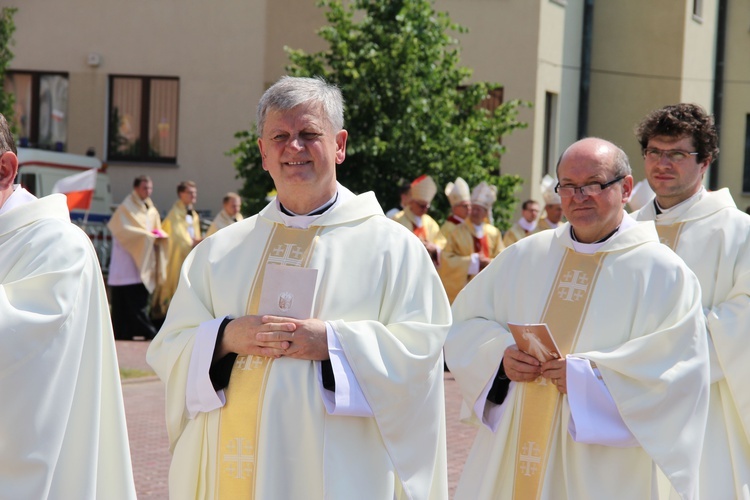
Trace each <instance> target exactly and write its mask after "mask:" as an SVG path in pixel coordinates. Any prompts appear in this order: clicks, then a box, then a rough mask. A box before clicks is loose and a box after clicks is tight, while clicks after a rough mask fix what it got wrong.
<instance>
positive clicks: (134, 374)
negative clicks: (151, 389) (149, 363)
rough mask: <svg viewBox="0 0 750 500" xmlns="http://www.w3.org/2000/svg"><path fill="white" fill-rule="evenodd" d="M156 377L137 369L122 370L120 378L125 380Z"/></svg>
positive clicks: (151, 373) (152, 373)
mask: <svg viewBox="0 0 750 500" xmlns="http://www.w3.org/2000/svg"><path fill="white" fill-rule="evenodd" d="M152 375H155V374H154V372H151V371H147V370H139V369H137V368H120V378H121V379H123V380H125V379H129V378H141V377H150V376H152Z"/></svg>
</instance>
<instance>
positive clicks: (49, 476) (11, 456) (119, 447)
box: [0, 194, 135, 500]
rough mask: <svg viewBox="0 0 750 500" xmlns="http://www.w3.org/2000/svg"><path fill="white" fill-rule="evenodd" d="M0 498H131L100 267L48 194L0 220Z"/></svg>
mask: <svg viewBox="0 0 750 500" xmlns="http://www.w3.org/2000/svg"><path fill="white" fill-rule="evenodd" d="M0 255H1V256H2V257H1V258H0V401H2V404H3V408H2V411H0V498H8V499H16V498H18V499H39V498H44V499H60V500H68V499H73V498H75V499H79V498H86V499H89V498H107V499H109V498H111V499H135V486H134V484H133V472H132V468H131V462H130V450H129V445H128V435H127V427H126V425H125V410H124V408H123V401H122V388H121V386H120V375H119V372H118V366H117V353H116V351H115V342H114V333H113V332H112V324H111V323H110V319H109V309H108V305H107V296H106V291H105V289H104V280H103V279H102V274H101V270H100V268H99V261H98V259H97V257H96V252H95V250H94V247H93V245H92V244H91V240H90V239H89V237H88V236H87V235H86V234H85V233H84V232H83V231H81V230H80V229H79V228H78V227H76V226H75V225H73V224H71V222H70V218H69V216H68V207H67V204H66V201H65V196H64V195H61V194H53V195H50V196H47V197H45V198H42V199H39V200H34V201H31V202H28V203H25V204H23V205H21V206H18V207H16V208H14V209H11V210H9V211H7V212H4V213H3V214H2V215H0Z"/></svg>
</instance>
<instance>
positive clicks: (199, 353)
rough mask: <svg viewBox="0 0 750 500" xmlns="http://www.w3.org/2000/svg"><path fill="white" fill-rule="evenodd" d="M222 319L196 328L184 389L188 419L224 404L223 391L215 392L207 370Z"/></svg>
mask: <svg viewBox="0 0 750 500" xmlns="http://www.w3.org/2000/svg"><path fill="white" fill-rule="evenodd" d="M222 321H224V318H216V319H212V320H211V321H206V322H205V323H201V324H200V326H198V331H197V332H196V333H195V344H194V345H193V352H192V354H191V355H190V366H189V367H188V376H187V387H186V388H185V407H186V409H187V412H188V417H189V418H191V419H192V418H195V416H196V415H197V414H198V413H199V412H204V413H205V412H209V411H213V410H216V409H217V408H221V407H222V406H224V404H225V403H226V398H225V397H224V390H223V389H222V390H220V391H218V392H217V391H215V390H214V386H213V384H212V383H211V377H210V375H209V373H208V372H209V370H210V369H211V361H213V357H214V347H215V346H216V336H217V335H218V333H219V327H220V326H221V322H222Z"/></svg>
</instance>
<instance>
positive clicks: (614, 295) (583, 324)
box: [445, 223, 708, 500]
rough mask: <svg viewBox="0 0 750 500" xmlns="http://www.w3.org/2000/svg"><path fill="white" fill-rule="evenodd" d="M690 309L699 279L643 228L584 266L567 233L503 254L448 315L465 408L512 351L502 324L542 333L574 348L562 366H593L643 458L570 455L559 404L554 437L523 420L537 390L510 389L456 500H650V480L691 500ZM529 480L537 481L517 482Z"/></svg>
mask: <svg viewBox="0 0 750 500" xmlns="http://www.w3.org/2000/svg"><path fill="white" fill-rule="evenodd" d="M571 256H575V258H576V259H579V258H580V259H581V260H580V261H577V262H574V261H573V260H570V261H569V260H568V259H569V257H571ZM588 259H591V260H588ZM576 271H578V272H576ZM597 273H598V274H597ZM511 284H512V286H508V285H511ZM576 299H578V300H579V301H580V303H578V302H577V300H576ZM699 300H700V291H699V288H698V282H697V280H696V278H695V275H694V274H693V273H692V272H690V270H689V269H687V267H686V266H685V265H684V263H683V262H682V261H681V260H680V259H679V258H678V257H677V256H676V255H674V253H672V252H671V251H669V249H667V248H666V247H664V246H663V245H661V244H659V241H658V237H657V234H656V231H655V229H654V226H653V224H650V223H642V224H638V225H636V226H634V227H631V228H628V229H625V230H623V231H621V232H619V233H617V234H615V235H614V236H613V237H612V238H610V239H609V240H608V241H607V242H606V243H605V244H604V245H603V246H602V247H601V248H600V249H599V250H598V251H597V252H596V253H594V254H592V255H591V256H590V257H586V256H578V255H577V254H576V252H575V251H574V249H573V241H572V240H571V238H570V225H569V224H564V225H562V226H561V227H559V228H557V229H555V230H550V231H543V232H540V233H537V234H534V235H531V236H529V237H527V238H524V239H522V240H520V241H518V242H516V243H515V244H513V245H512V246H510V247H508V248H506V249H505V250H503V251H502V252H501V253H500V255H499V256H498V257H496V258H495V259H494V260H493V261H492V263H491V264H490V265H489V266H488V267H487V268H486V269H485V270H484V271H482V272H481V273H479V274H478V275H477V276H476V277H475V278H474V279H473V280H472V281H470V282H469V283H468V284H467V286H466V288H464V289H463V290H462V291H461V293H459V295H458V297H457V298H456V301H455V302H454V304H453V314H454V323H453V326H452V327H451V330H450V332H449V335H448V338H447V340H446V344H445V355H446V361H447V363H448V366H449V367H450V369H451V373H452V374H453V375H454V376H455V378H456V381H457V382H458V384H459V386H460V388H461V392H462V395H463V398H464V402H465V403H466V405H467V406H468V407H470V408H471V407H474V405H475V403H477V401H478V398H479V397H480V394H482V393H483V392H484V391H485V388H486V387H487V385H488V384H489V383H490V382H491V380H492V379H493V377H494V376H495V373H496V372H497V369H498V366H499V365H500V362H501V361H502V357H503V353H504V351H505V349H506V348H507V347H509V346H511V345H513V344H514V343H515V342H514V340H513V337H512V335H511V334H510V332H509V331H508V328H507V324H508V323H509V322H512V323H538V322H540V320H541V321H546V322H549V324H550V330H551V332H552V335H553V336H554V337H555V339H556V341H557V342H558V345H559V347H560V349H561V350H563V351H565V350H566V347H564V346H563V345H562V344H566V345H569V346H570V347H569V351H568V354H569V355H575V356H576V357H579V358H584V359H588V360H590V361H592V362H594V363H595V364H596V365H597V367H598V369H599V371H600V373H601V376H602V379H603V382H604V383H605V384H606V386H607V389H608V390H609V392H610V395H611V396H612V398H613V400H614V402H615V404H616V407H617V409H618V411H619V413H620V416H621V418H622V421H623V422H624V423H625V425H626V426H627V428H628V429H629V430H630V432H631V433H632V434H633V436H634V438H635V439H636V440H637V443H638V445H639V446H635V447H627V448H619V447H613V446H605V445H601V444H587V443H577V442H575V441H574V440H573V438H572V437H571V436H570V434H569V433H568V426H569V421H570V418H571V415H570V408H569V406H568V398H567V396H556V398H558V399H559V404H556V405H555V406H554V407H553V411H552V417H551V421H552V424H551V428H550V427H549V426H548V425H547V424H546V423H545V424H543V425H542V424H539V425H535V424H534V422H533V421H532V420H531V419H530V418H527V417H523V416H522V414H523V412H524V411H525V410H526V402H525V400H524V398H525V397H526V396H527V394H528V393H530V391H529V388H530V387H537V386H538V383H537V382H528V383H515V382H513V383H511V385H510V389H509V391H508V394H507V396H506V398H505V402H504V403H503V404H504V405H506V409H505V411H504V412H503V414H502V416H501V417H500V420H499V422H498V426H497V429H496V431H495V432H494V433H493V432H492V431H491V430H490V429H489V428H488V427H486V426H484V425H483V426H481V427H480V429H479V430H478V433H477V437H476V440H475V442H474V445H473V447H472V450H471V452H470V454H469V457H468V459H467V462H466V465H465V467H464V471H463V474H462V476H461V479H460V481H459V485H458V489H457V492H456V498H457V499H459V500H461V499H471V500H477V499H480V500H481V499H495V498H514V488H524V489H518V490H517V491H516V493H515V495H516V497H517V498H521V497H522V496H524V495H525V494H526V493H527V492H528V491H531V493H528V496H527V498H540V499H566V498H567V499H580V498H617V499H634V500H635V499H638V500H641V499H648V498H658V491H657V490H658V481H657V476H658V474H657V472H656V471H657V470H658V469H661V470H663V471H664V473H665V475H666V476H667V477H668V478H669V480H670V481H671V484H672V485H673V486H674V487H675V489H676V491H678V492H679V493H680V494H681V495H682V496H683V498H696V497H697V490H698V481H697V470H698V463H699V459H700V450H701V448H702V442H703V429H704V428H705V427H704V426H705V421H706V413H707V407H708V354H707V344H706V339H705V329H704V327H703V318H702V315H701V307H700V302H699ZM565 339H566V340H565ZM595 381H596V380H595ZM596 382H598V381H596ZM547 387H550V388H551V389H554V387H552V386H551V384H548V385H547ZM567 389H568V392H569V393H573V391H583V392H584V393H585V391H586V390H587V389H586V387H577V386H572V385H571V384H568V387H567ZM551 394H554V393H551ZM486 405H487V406H488V407H489V406H490V405H492V403H489V402H487V403H486ZM547 419H549V417H547ZM546 421H547V420H545V422H546ZM529 425H531V426H532V427H533V429H532V430H531V431H529V430H527V429H526V428H527V427H528V426H529ZM547 429H549V430H547ZM545 432H548V433H549V437H548V438H545V437H544V433H545ZM539 433H541V435H540V434H539ZM539 436H541V441H537V439H540V437H539ZM544 439H546V445H545V446H546V449H545V450H544V453H543V454H542V452H541V450H542V448H541V447H540V446H539V443H541V442H542V441H543V440H544ZM544 456H546V457H547V458H546V460H545V459H544ZM532 466H536V471H537V474H529V476H526V475H525V473H526V472H529V473H530V472H531V470H532V468H533V467H532ZM527 482H528V483H529V484H531V486H528V484H527ZM527 487H528V488H529V489H526V488H527ZM534 490H535V491H534Z"/></svg>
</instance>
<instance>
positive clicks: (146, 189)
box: [107, 175, 168, 340]
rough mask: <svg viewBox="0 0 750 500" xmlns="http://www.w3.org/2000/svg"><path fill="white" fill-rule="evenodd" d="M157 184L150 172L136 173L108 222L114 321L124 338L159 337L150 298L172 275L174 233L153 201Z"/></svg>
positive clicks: (118, 335) (117, 333)
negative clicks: (170, 248) (170, 253)
mask: <svg viewBox="0 0 750 500" xmlns="http://www.w3.org/2000/svg"><path fill="white" fill-rule="evenodd" d="M153 189H154V184H153V182H152V181H151V178H150V177H148V176H146V175H141V176H139V177H136V178H135V180H134V181H133V191H132V192H131V193H130V194H129V195H128V196H126V197H125V199H124V200H123V201H122V203H120V205H119V206H118V207H117V210H115V213H114V214H112V217H111V218H110V219H109V222H108V223H107V227H108V228H109V230H110V232H111V233H112V258H111V260H110V263H109V274H108V276H107V283H108V284H109V291H110V296H111V297H112V326H113V328H114V331H115V338H116V339H118V340H132V339H133V338H134V337H143V338H145V339H146V340H151V339H153V338H154V337H155V336H156V327H155V326H154V324H153V323H152V322H151V318H150V316H149V297H151V294H153V293H154V290H156V286H157V285H158V284H161V283H164V281H165V279H166V276H167V248H168V239H167V238H168V237H167V234H166V233H165V232H164V231H162V229H161V217H159V211H158V210H157V209H156V207H155V206H154V202H153V201H151V192H152V191H153Z"/></svg>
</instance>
